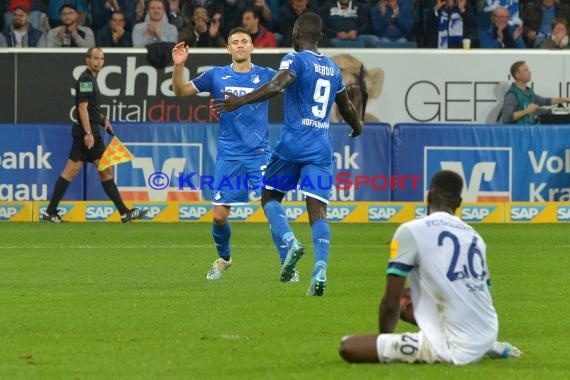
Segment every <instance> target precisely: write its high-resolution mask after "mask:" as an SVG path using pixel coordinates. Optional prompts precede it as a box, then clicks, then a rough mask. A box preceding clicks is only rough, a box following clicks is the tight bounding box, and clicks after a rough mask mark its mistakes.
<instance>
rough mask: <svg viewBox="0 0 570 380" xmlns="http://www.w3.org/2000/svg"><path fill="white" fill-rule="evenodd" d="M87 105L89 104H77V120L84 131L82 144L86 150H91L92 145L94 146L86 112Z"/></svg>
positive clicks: (87, 112)
mask: <svg viewBox="0 0 570 380" xmlns="http://www.w3.org/2000/svg"><path fill="white" fill-rule="evenodd" d="M88 105H89V103H88V102H87V101H85V102H81V103H79V119H80V120H81V125H82V126H83V130H84V131H85V136H84V137H83V142H84V143H85V146H86V147H87V149H91V148H93V145H95V138H94V137H93V131H92V130H91V123H90V122H89V111H87V106H88Z"/></svg>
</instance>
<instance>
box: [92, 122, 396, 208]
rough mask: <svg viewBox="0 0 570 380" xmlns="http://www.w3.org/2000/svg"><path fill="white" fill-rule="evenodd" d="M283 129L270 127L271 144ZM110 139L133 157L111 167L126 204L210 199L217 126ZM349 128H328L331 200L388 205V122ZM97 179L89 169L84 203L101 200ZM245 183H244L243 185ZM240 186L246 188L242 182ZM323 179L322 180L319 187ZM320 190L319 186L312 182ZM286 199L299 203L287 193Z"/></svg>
mask: <svg viewBox="0 0 570 380" xmlns="http://www.w3.org/2000/svg"><path fill="white" fill-rule="evenodd" d="M281 128H282V125H280V124H271V125H270V141H271V145H272V146H274V145H275V143H276V141H277V139H278V136H279V133H280V131H281ZM114 129H115V135H116V136H118V137H119V139H120V140H121V141H122V142H123V143H124V144H125V146H127V148H128V149H129V150H130V151H131V152H132V153H133V155H134V156H135V159H134V160H133V161H131V162H128V163H125V164H121V165H117V166H115V170H116V172H115V179H116V181H117V186H118V187H119V190H120V191H121V194H122V195H123V198H124V199H125V200H129V201H154V202H164V201H189V202H193V201H202V200H211V199H212V197H213V195H214V190H215V189H214V188H213V187H212V186H211V184H212V180H213V175H214V169H215V162H216V144H217V141H218V138H217V136H218V125H217V124H211V123H177V124H173V123H162V124H151V123H145V124H140V123H132V124H126V123H123V124H115V126H114ZM350 131H351V129H350V127H348V126H347V125H345V124H333V125H331V127H330V134H331V137H332V141H333V147H334V156H335V165H336V166H335V168H336V170H335V175H334V176H333V184H335V185H338V187H337V186H333V187H332V197H331V200H333V201H389V200H390V196H391V187H392V186H391V185H392V184H391V183H390V158H391V145H392V144H391V132H390V126H389V125H387V124H367V125H366V130H365V134H363V135H362V136H360V137H357V138H350V137H348V134H349V132H350ZM98 178H99V176H98V174H97V172H96V170H95V168H94V167H88V170H87V184H88V186H87V187H86V200H106V199H107V197H106V196H105V194H104V193H103V190H102V189H101V186H99V185H97V184H96V182H98V180H99V179H98ZM244 181H245V182H244ZM244 181H240V183H239V184H234V186H237V185H241V186H247V185H248V183H247V181H246V180H245V179H244ZM326 184H327V181H326V180H325V179H323V183H322V185H323V186H325V185H326ZM314 186H319V184H314ZM287 196H288V199H289V200H303V197H302V194H300V193H299V192H290V193H289V194H288V195H287Z"/></svg>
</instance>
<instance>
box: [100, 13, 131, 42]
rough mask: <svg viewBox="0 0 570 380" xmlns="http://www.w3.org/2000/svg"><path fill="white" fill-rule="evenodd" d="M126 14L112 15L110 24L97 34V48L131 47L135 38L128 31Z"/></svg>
mask: <svg viewBox="0 0 570 380" xmlns="http://www.w3.org/2000/svg"><path fill="white" fill-rule="evenodd" d="M125 26H126V19H125V14H124V13H123V12H121V11H115V12H113V14H112V15H111V19H110V20H109V24H108V25H106V26H104V27H103V28H101V29H100V30H99V32H97V46H99V47H131V46H133V37H132V35H131V32H130V31H129V30H128V29H126V27H125Z"/></svg>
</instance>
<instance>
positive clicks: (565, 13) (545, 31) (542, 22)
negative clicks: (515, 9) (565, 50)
mask: <svg viewBox="0 0 570 380" xmlns="http://www.w3.org/2000/svg"><path fill="white" fill-rule="evenodd" d="M569 16H570V11H569V9H568V5H566V4H561V3H559V2H557V1H556V0H538V1H537V2H536V3H534V4H532V5H529V7H528V8H527V10H526V12H525V13H524V17H523V22H524V24H523V25H524V27H523V36H524V39H525V41H526V46H528V47H538V46H540V43H541V42H542V40H544V39H545V38H546V37H547V36H548V35H549V34H550V30H551V29H552V21H554V19H555V18H558V19H564V20H566V22H568V17H569Z"/></svg>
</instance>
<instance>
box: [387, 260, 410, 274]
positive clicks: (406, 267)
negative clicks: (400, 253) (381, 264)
mask: <svg viewBox="0 0 570 380" xmlns="http://www.w3.org/2000/svg"><path fill="white" fill-rule="evenodd" d="M391 269H395V270H398V271H401V272H404V273H408V272H409V271H411V270H412V269H414V266H413V265H408V264H403V263H399V262H396V261H391V262H389V263H388V270H391Z"/></svg>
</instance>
